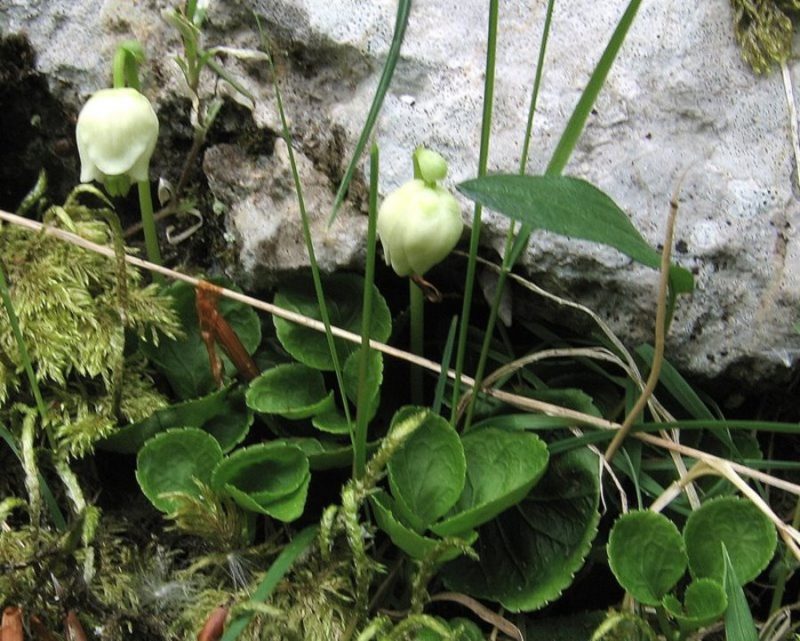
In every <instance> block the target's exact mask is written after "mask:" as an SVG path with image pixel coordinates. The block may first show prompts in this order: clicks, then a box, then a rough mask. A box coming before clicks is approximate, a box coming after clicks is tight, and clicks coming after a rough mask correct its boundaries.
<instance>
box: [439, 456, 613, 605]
mask: <svg viewBox="0 0 800 641" xmlns="http://www.w3.org/2000/svg"><path fill="white" fill-rule="evenodd" d="M597 467H598V462H597V456H595V455H594V454H592V453H591V452H590V451H589V450H586V449H582V450H573V451H570V452H567V453H566V454H563V455H560V456H558V457H554V458H553V460H552V461H551V462H550V467H549V468H548V470H547V474H545V475H544V477H543V478H542V480H541V481H540V482H539V484H538V485H537V486H536V488H535V489H534V490H533V491H532V492H531V493H530V494H529V495H528V496H527V497H526V498H525V499H524V500H523V501H521V502H520V503H519V504H518V505H516V506H514V507H513V508H512V509H510V510H507V511H505V512H503V513H502V514H501V515H500V516H499V517H498V518H496V519H494V520H493V521H491V522H489V523H487V524H486V525H484V526H483V527H481V528H480V530H479V531H478V541H477V543H476V546H475V549H476V552H477V553H478V555H479V556H480V561H479V562H475V561H471V560H469V559H465V558H461V559H458V560H457V561H455V562H453V563H451V564H449V565H448V566H446V567H445V569H444V572H443V578H444V580H445V584H446V585H447V587H448V588H449V589H451V590H454V591H457V592H465V593H467V594H471V595H473V596H475V597H478V598H485V599H490V600H492V601H499V602H500V603H502V604H503V606H504V607H505V608H507V609H509V610H511V611H513V612H519V611H522V610H526V611H527V610H536V609H538V608H541V607H542V606H543V605H545V604H547V603H548V602H550V601H552V600H553V599H555V598H556V597H558V596H559V595H560V594H561V592H562V590H564V588H566V587H567V586H568V585H570V584H571V583H572V578H573V575H574V573H575V572H576V571H577V570H578V569H579V568H580V567H581V565H583V561H584V559H585V558H586V555H587V554H588V552H589V549H590V547H591V543H592V540H593V539H594V537H595V535H596V533H597V522H598V520H599V518H600V517H599V514H598V512H597V506H598V504H599V501H600V483H599V479H598V474H597Z"/></svg>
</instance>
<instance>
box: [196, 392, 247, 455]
mask: <svg viewBox="0 0 800 641" xmlns="http://www.w3.org/2000/svg"><path fill="white" fill-rule="evenodd" d="M240 400H241V399H240ZM253 418H254V417H253V412H252V411H250V410H249V409H248V408H246V407H245V406H244V403H243V402H240V403H237V404H235V405H234V406H231V408H230V411H228V412H225V413H224V414H219V415H217V416H214V417H212V418H211V419H210V420H208V421H207V422H205V423H203V430H204V431H206V432H208V433H209V434H211V436H213V437H214V438H215V439H217V442H219V445H220V447H221V448H222V451H223V452H224V453H226V454H227V453H228V452H230V451H231V450H232V449H233V448H234V447H236V446H237V445H238V444H239V443H241V442H242V441H243V440H244V438H245V436H247V433H248V432H249V431H250V427H251V426H252V425H253Z"/></svg>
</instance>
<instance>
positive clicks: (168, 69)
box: [0, 0, 800, 382]
mask: <svg viewBox="0 0 800 641" xmlns="http://www.w3.org/2000/svg"><path fill="white" fill-rule="evenodd" d="M167 5H168V3H167V2H165V1H161V0H159V1H157V2H146V3H134V5H133V8H131V5H130V3H128V2H119V1H114V0H105V1H102V0H92V1H91V2H84V3H66V4H65V3H59V2H55V1H47V0H40V1H38V2H28V1H25V2H23V1H22V0H10V1H8V2H6V3H3V5H2V6H0V30H3V31H19V30H25V31H27V33H28V34H29V36H30V38H31V40H32V42H33V43H34V45H35V46H36V48H37V49H38V50H39V51H40V58H39V67H40V69H41V70H42V71H43V72H44V73H46V74H47V75H48V76H49V77H50V78H51V82H52V83H53V91H54V92H57V93H58V94H59V95H61V96H63V98H64V100H67V101H69V100H72V101H75V100H78V99H83V98H85V97H86V96H87V95H88V94H89V93H91V91H93V90H94V89H96V88H98V87H100V86H102V85H104V84H105V83H106V82H107V78H108V69H109V62H110V56H111V54H112V53H113V47H114V44H115V43H116V42H117V41H118V40H119V39H121V38H123V37H131V36H135V37H137V38H139V39H140V40H142V41H143V42H144V44H145V46H146V48H147V49H148V51H151V52H159V53H158V54H157V55H155V56H152V59H151V67H150V72H151V74H152V75H151V83H150V85H149V87H148V91H149V92H150V93H151V95H152V96H153V97H154V98H155V99H156V102H157V103H159V104H161V105H162V106H163V105H170V104H173V105H174V104H175V102H176V100H177V99H178V98H179V97H180V96H182V95H183V89H182V85H181V80H180V75H179V74H178V73H177V71H176V69H175V66H174V64H172V63H171V62H170V58H171V57H172V56H173V55H174V54H175V52H176V51H177V50H178V46H179V43H178V41H177V40H176V39H175V35H174V33H173V32H172V31H171V30H170V29H169V28H168V27H167V26H166V25H165V24H164V22H163V21H162V20H161V18H160V11H161V10H163V9H164V8H166V6H167ZM626 5H627V0H609V1H608V2H602V3H598V2H593V1H592V0H574V1H573V2H570V3H559V4H557V5H556V12H555V16H554V22H553V32H552V34H551V38H550V43H549V48H548V53H547V60H546V68H545V73H544V84H543V87H542V92H541V95H540V100H539V106H538V111H537V114H536V118H535V121H534V139H533V145H532V154H531V158H530V161H529V163H528V167H527V169H528V171H529V172H533V173H537V172H541V171H543V169H544V167H545V166H546V164H547V160H548V158H549V156H550V153H551V152H552V150H553V149H554V147H555V145H556V143H557V141H558V139H559V137H560V135H561V131H562V130H563V128H564V125H565V123H566V121H567V119H568V117H569V115H570V113H571V111H572V108H573V106H574V104H575V102H576V101H577V99H578V97H579V95H580V92H581V91H582V89H583V87H584V86H585V85H586V82H587V80H588V78H589V75H590V73H591V71H592V69H593V67H594V65H595V63H596V61H597V60H598V59H599V57H600V55H601V53H602V51H603V48H604V47H605V45H606V43H607V41H608V38H609V36H610V34H611V32H612V30H613V28H614V26H615V25H616V21H617V19H618V17H619V16H620V15H621V14H622V11H623V10H624V8H625V6H626ZM395 9H396V2H394V0H391V1H390V0H337V1H336V2H330V0H254V1H253V2H240V1H236V0H217V2H215V3H213V4H212V6H211V11H210V23H209V28H208V30H207V39H208V41H209V42H211V43H225V44H228V45H232V46H237V47H248V48H252V47H255V46H257V45H258V37H257V35H256V33H255V26H254V20H253V18H252V12H253V11H255V12H256V13H258V14H259V15H260V16H262V17H263V18H264V20H265V24H266V25H267V28H268V30H269V32H270V33H271V34H272V35H273V36H274V38H275V40H276V48H277V51H276V53H277V56H276V58H277V60H278V63H279V77H280V81H281V84H282V86H283V87H284V91H285V94H286V95H285V98H286V102H287V110H288V112H289V114H290V118H291V119H292V131H293V135H294V138H295V140H296V144H297V148H298V151H300V152H302V155H304V156H305V157H306V158H305V160H303V161H302V163H303V165H304V166H305V169H304V172H305V174H306V175H307V176H308V177H309V180H310V186H309V187H308V190H309V193H314V196H313V198H314V203H315V205H314V208H313V212H314V215H317V216H319V217H320V220H321V219H322V218H325V217H326V216H327V213H328V211H329V207H330V195H331V192H332V189H333V187H334V185H333V184H332V183H333V182H335V180H337V179H338V177H339V176H340V175H341V171H342V166H343V164H344V162H345V161H346V159H347V158H348V154H349V153H350V151H351V150H352V148H353V145H354V143H355V140H356V137H357V135H358V133H359V130H360V126H361V124H362V121H363V118H364V115H365V114H366V112H367V109H368V106H369V102H370V100H371V97H372V92H373V91H374V89H375V86H376V84H377V79H378V76H379V74H380V68H381V65H382V63H383V61H384V59H385V56H386V53H387V51H388V48H389V44H390V41H391V35H392V33H391V32H392V27H393V24H394V12H395ZM544 10H545V3H523V2H511V1H508V2H503V3H501V17H500V43H499V50H498V61H497V85H496V103H495V117H494V123H493V138H492V145H491V152H490V169H491V170H492V171H505V172H515V171H518V166H519V162H520V159H519V156H520V152H521V148H522V135H523V132H524V128H525V119H526V116H527V114H526V110H527V103H528V100H529V93H530V85H531V83H532V80H533V76H534V71H535V69H534V64H535V60H536V56H537V52H538V45H539V40H540V37H541V25H542V22H543V18H544ZM486 20H487V17H486V5H485V3H480V2H456V1H455V0H439V1H437V2H433V1H432V0H417V2H415V4H414V9H413V12H412V17H411V22H410V24H409V28H408V32H407V37H406V42H405V43H404V46H403V56H402V59H401V62H400V64H399V65H398V68H397V72H396V76H395V83H394V85H393V87H392V90H391V92H390V93H389V94H388V95H387V97H386V101H385V104H384V109H383V112H382V115H381V118H380V121H379V124H378V130H377V139H378V141H379V143H380V146H381V167H382V176H381V190H382V192H384V193H386V192H387V191H388V190H389V189H391V188H393V187H395V186H397V185H399V184H400V183H401V182H403V181H404V180H406V179H408V177H409V176H410V173H411V165H410V154H411V152H412V150H413V149H414V147H415V146H417V145H419V144H425V145H427V146H430V147H432V148H435V149H437V150H439V151H440V152H441V153H443V154H444V155H445V156H446V157H447V158H448V159H449V161H450V166H451V175H450V182H451V184H454V183H457V182H458V181H460V180H463V179H466V178H470V177H473V176H474V174H475V171H476V167H477V154H478V141H479V130H480V119H481V95H482V88H483V64H484V56H485V32H486ZM731 23H732V13H731V9H730V6H729V2H728V0H708V1H707V2H702V3H644V4H643V7H642V9H641V10H640V14H639V16H638V17H637V19H636V22H635V23H634V26H633V28H632V30H631V33H630V34H629V38H628V40H627V42H626V43H625V45H624V48H623V51H622V52H621V54H620V56H619V58H618V60H617V61H616V63H615V66H614V67H613V69H612V71H611V74H610V75H609V77H608V80H607V82H606V85H605V87H604V89H603V92H602V94H601V96H600V98H599V100H598V103H597V105H596V109H595V111H594V112H593V114H592V116H591V117H590V119H589V122H588V124H587V128H586V130H585V132H584V134H583V136H582V137H581V139H580V141H579V144H578V147H577V148H576V150H575V153H574V154H573V158H572V161H571V162H570V164H569V165H568V167H567V170H566V172H565V173H568V174H570V175H575V176H580V177H584V178H586V179H588V180H590V181H592V182H593V183H595V184H597V185H598V186H599V187H600V188H601V189H603V190H605V191H606V192H607V193H609V194H610V195H611V196H612V198H614V199H615V201H616V202H617V203H618V204H619V205H620V206H621V207H622V208H623V209H624V210H625V211H626V212H628V213H629V215H630V216H631V218H632V220H633V221H634V223H635V225H636V226H637V227H638V228H639V229H640V230H641V232H642V233H643V235H644V236H645V238H646V239H647V240H648V241H649V242H650V243H651V244H652V245H654V246H657V245H659V244H660V243H661V242H662V238H663V233H664V221H665V219H666V216H667V213H668V210H669V206H670V200H671V198H672V196H673V193H677V197H678V202H679V219H678V226H677V232H676V238H675V241H676V245H675V247H676V252H675V258H676V260H677V261H678V262H680V263H681V264H682V265H684V266H686V267H687V268H690V269H692V270H693V271H694V272H695V274H696V279H697V289H696V291H695V293H694V295H693V296H691V297H686V298H684V299H682V300H681V301H680V303H679V305H678V309H677V313H676V317H675V322H674V324H673V327H672V331H671V334H670V337H669V341H668V355H669V358H670V359H671V360H672V361H673V362H674V363H676V364H677V365H679V366H681V367H682V368H684V369H686V370H687V371H689V372H692V373H694V374H700V375H705V376H710V377H713V376H717V375H719V374H721V373H726V372H727V373H729V374H731V373H737V372H740V371H741V372H744V371H746V377H745V378H746V381H745V382H756V381H758V380H766V379H768V377H771V376H775V375H776V374H780V373H781V372H785V371H786V370H787V368H789V367H790V366H791V365H792V364H793V363H794V362H795V361H796V360H797V357H798V355H800V336H798V334H797V332H795V331H794V329H793V325H794V324H795V322H796V321H797V319H798V310H799V309H800V278H799V276H798V275H799V274H800V270H799V269H798V267H800V248H798V241H797V229H798V225H800V220H799V218H800V205H799V204H798V199H797V195H798V193H800V188H798V184H797V171H796V167H795V158H794V157H793V152H792V144H791V137H790V126H789V115H788V111H787V99H786V95H785V90H784V84H783V82H782V79H781V74H780V73H774V74H772V75H770V76H766V77H756V76H754V75H753V74H752V73H751V72H750V70H749V69H748V68H747V67H746V66H745V64H744V63H743V62H742V61H741V57H740V54H739V50H738V47H737V45H736V43H735V41H734V38H733V33H732V28H731ZM225 65H226V67H227V68H229V69H230V71H231V72H232V73H234V74H235V75H236V76H237V77H238V78H241V80H242V82H243V84H244V85H245V86H246V87H247V88H248V90H249V91H251V92H252V93H253V94H254V95H255V96H256V98H257V100H256V106H255V108H254V109H253V112H252V114H253V115H252V117H253V120H254V123H255V125H256V126H258V127H260V128H263V129H264V130H270V131H272V132H276V131H278V130H279V126H278V122H279V121H278V118H277V115H276V111H275V107H274V100H273V95H272V94H273V90H272V86H271V82H270V79H269V76H268V74H265V73H264V72H263V69H260V70H259V69H258V67H257V66H256V65H254V64H253V63H251V62H247V61H237V60H233V59H228V60H226V61H225ZM799 69H800V68H798V67H797V65H796V64H792V66H791V77H792V79H793V81H794V82H795V83H797V82H798V81H799V80H800V70H799ZM206 89H207V90H209V91H213V90H214V85H213V83H211V81H210V80H209V82H208V85H207V87H206ZM228 95H229V96H231V97H232V98H233V99H235V100H238V101H239V102H241V103H242V104H245V103H247V101H245V100H242V99H241V97H240V96H239V97H237V96H236V95H235V92H231V91H228ZM164 126H165V127H167V128H169V127H170V126H171V125H170V123H168V122H167V123H164ZM278 148H279V149H280V146H278ZM166 153H168V152H166ZM278 155H279V154H278ZM170 164H171V163H162V164H160V165H158V167H161V168H164V169H163V171H168V168H169V166H170ZM203 166H204V170H205V171H206V173H207V175H208V178H209V183H210V185H211V188H212V191H213V193H214V195H215V197H216V198H217V199H219V200H220V201H222V202H224V203H225V204H226V205H227V207H228V210H229V218H228V219H229V221H230V228H231V231H232V233H233V234H234V235H235V236H236V237H237V238H238V239H239V240H240V241H241V243H242V244H241V255H240V256H241V263H242V267H243V269H244V271H245V272H247V273H248V274H249V278H250V281H251V282H253V283H256V282H258V281H260V280H262V279H264V278H267V276H268V274H272V273H273V272H274V271H277V272H279V271H280V270H282V269H293V268H295V267H296V266H298V265H300V264H302V261H303V258H302V252H300V251H299V250H298V251H297V252H294V253H291V252H288V250H287V247H289V246H290V245H291V244H292V242H294V244H295V245H297V246H301V245H302V241H301V238H300V236H299V231H298V230H299V228H297V227H292V224H293V223H291V224H290V223H288V222H286V223H285V225H284V226H280V224H279V223H281V222H282V221H283V219H282V218H280V217H278V218H280V219H278V218H275V217H267V216H266V214H265V211H267V210H268V209H269V208H275V209H277V210H281V211H284V213H285V215H286V217H287V220H289V219H291V220H296V213H294V214H290V213H289V210H290V209H291V208H292V207H293V205H292V203H293V202H294V201H293V197H292V196H291V195H287V194H286V193H285V191H282V190H285V189H287V182H286V179H285V160H282V159H280V158H278V156H277V155H276V157H275V158H272V157H270V158H267V157H258V156H253V155H252V154H246V153H242V152H240V151H237V150H236V149H232V148H230V147H225V146H217V147H215V148H213V149H210V150H209V151H208V152H207V154H206V157H205V161H204V165H203ZM273 166H274V167H273ZM268 168H271V169H268ZM273 168H276V169H277V171H278V173H279V174H280V173H281V172H284V174H281V176H282V177H280V178H274V179H272V178H270V175H271V174H270V172H271V171H272V169H273ZM256 178H258V180H262V179H263V181H264V182H263V183H260V182H258V180H256ZM676 189H677V192H676ZM355 191H356V194H358V193H363V185H356V190H355ZM310 210H312V208H310ZM469 217H471V209H470V208H469V205H468V203H465V219H468V218H469ZM346 220H347V222H346V223H345V219H343V220H342V222H341V225H343V226H342V227H341V228H337V230H338V231H337V232H336V233H337V234H338V236H334V237H332V238H331V237H328V238H327V240H326V239H322V240H321V241H320V243H318V246H320V247H321V249H320V253H321V255H322V256H323V262H324V264H325V265H326V267H328V268H331V269H332V268H334V267H335V266H336V265H339V264H343V265H345V266H351V265H354V264H355V263H357V261H358V259H359V256H360V254H359V252H360V251H361V250H360V249H359V248H358V247H357V245H358V243H359V241H358V240H357V241H356V242H354V243H353V245H351V246H348V248H342V249H341V250H339V249H336V250H335V251H334V250H332V251H328V250H329V249H330V248H329V247H327V245H326V243H330V242H333V243H336V244H338V243H339V242H340V240H341V239H344V238H348V239H354V238H361V236H360V235H359V234H361V233H362V231H361V230H362V229H363V224H364V221H363V218H361V217H358V216H356V215H355V214H354V213H353V212H351V215H350V216H349V217H348V218H347V219H346ZM351 224H352V225H355V226H356V227H355V229H356V231H355V232H350V231H348V229H349V227H348V225H351ZM319 229H320V230H321V229H322V228H321V227H320V228H319ZM506 229H507V226H506V222H505V220H504V219H502V218H501V217H499V216H498V215H496V214H493V213H491V212H486V213H485V224H484V236H483V242H484V244H485V245H486V246H487V247H491V248H494V249H495V250H499V249H500V248H501V247H502V243H503V238H504V234H505V230H506ZM293 234H296V236H292V235H293ZM270 248H271V249H270ZM284 258H285V260H286V262H285V263H283V262H281V261H282V260H283V259H284ZM338 261H341V263H339V262H338ZM522 267H523V269H524V270H525V271H526V272H527V274H528V275H529V276H530V277H531V278H532V279H534V280H536V281H537V282H539V283H541V284H544V285H546V286H548V287H551V288H553V289H554V290H555V291H556V293H559V294H562V295H566V296H569V297H572V298H575V299H577V300H578V301H579V302H582V303H584V304H587V305H589V306H591V307H593V308H594V309H595V310H597V311H598V313H599V314H600V315H601V316H603V317H604V318H607V319H608V320H609V322H610V323H611V325H612V327H613V328H614V329H615V330H616V331H617V332H618V333H619V334H620V335H621V336H622V337H623V338H624V339H625V340H626V341H628V342H629V343H631V344H635V343H636V342H639V341H649V340H652V326H653V318H654V312H653V310H654V305H655V302H654V299H655V291H656V284H657V275H656V274H655V272H654V271H653V270H649V269H646V268H643V267H640V266H637V265H633V264H631V263H630V261H628V260H627V259H626V258H625V257H623V256H621V255H619V254H617V253H616V252H615V251H614V250H611V249H607V248H602V247H598V246H596V245H592V244H590V243H585V242H578V241H573V240H569V239H563V238H559V237H555V236H552V235H549V234H547V233H543V232H537V233H536V234H534V236H533V238H532V242H531V245H530V248H529V250H528V252H527V253H526V254H525V256H524V257H523V260H522ZM528 298H529V295H527V294H526V295H522V294H520V293H519V292H517V301H516V303H517V311H518V313H519V311H520V310H524V309H525V307H526V306H528V305H532V306H536V305H538V301H531V300H528Z"/></svg>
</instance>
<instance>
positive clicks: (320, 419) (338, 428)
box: [311, 404, 350, 434]
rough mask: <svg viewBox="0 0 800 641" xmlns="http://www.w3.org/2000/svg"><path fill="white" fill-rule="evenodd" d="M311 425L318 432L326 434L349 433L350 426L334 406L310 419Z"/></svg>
mask: <svg viewBox="0 0 800 641" xmlns="http://www.w3.org/2000/svg"><path fill="white" fill-rule="evenodd" d="M311 424H312V425H313V426H314V427H316V428H317V429H318V430H319V431H320V432H327V433H328V434H349V433H350V424H349V423H348V422H347V419H346V418H345V416H344V414H342V413H341V412H340V411H339V410H338V409H337V407H336V405H335V404H333V405H332V406H330V407H328V408H327V409H326V410H325V411H324V412H320V413H319V414H317V415H316V416H315V417H314V418H312V419H311Z"/></svg>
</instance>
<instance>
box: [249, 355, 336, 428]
mask: <svg viewBox="0 0 800 641" xmlns="http://www.w3.org/2000/svg"><path fill="white" fill-rule="evenodd" d="M245 398H246V401H247V406H248V407H249V408H250V409H252V410H255V411H256V412H261V413H263V414H279V415H280V416H283V417H284V418H288V419H302V418H309V417H311V416H314V415H315V414H319V413H321V412H322V411H324V410H328V409H330V407H331V406H332V405H333V394H332V393H331V394H329V393H328V392H326V391H325V381H324V380H323V378H322V374H321V373H320V372H319V370H316V369H312V368H311V367H307V366H306V365H303V364H302V363H286V364H283V365H278V366H276V367H273V368H271V369H268V370H267V371H266V372H264V373H263V374H261V375H260V376H259V377H258V378H256V379H255V380H254V381H252V382H251V383H250V386H249V387H248V389H247V395H246V397H245Z"/></svg>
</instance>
